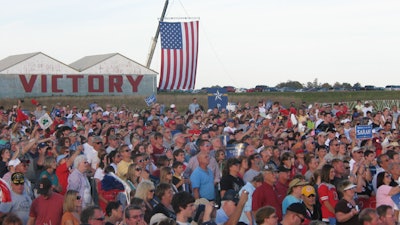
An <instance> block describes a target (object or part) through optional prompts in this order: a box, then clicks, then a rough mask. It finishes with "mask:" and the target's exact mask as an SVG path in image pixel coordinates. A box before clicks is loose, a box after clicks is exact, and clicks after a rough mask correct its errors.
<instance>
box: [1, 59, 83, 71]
mask: <svg viewBox="0 0 400 225" xmlns="http://www.w3.org/2000/svg"><path fill="white" fill-rule="evenodd" d="M1 73H2V74H76V73H78V71H76V70H74V69H72V68H70V67H68V66H65V65H63V64H62V63H59V62H57V61H56V60H53V59H51V58H49V57H47V56H45V55H43V54H38V55H36V56H34V57H32V58H29V59H27V60H25V61H22V62H20V63H18V64H16V65H14V66H12V67H10V68H8V69H5V70H4V71H2V72H1Z"/></svg>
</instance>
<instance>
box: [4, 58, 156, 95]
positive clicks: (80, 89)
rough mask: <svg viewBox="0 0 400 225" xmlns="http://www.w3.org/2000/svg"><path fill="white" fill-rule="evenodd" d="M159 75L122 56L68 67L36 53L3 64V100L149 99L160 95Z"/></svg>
mask: <svg viewBox="0 0 400 225" xmlns="http://www.w3.org/2000/svg"><path fill="white" fill-rule="evenodd" d="M157 75H158V74H157V72H155V71H153V70H151V69H148V68H146V67H145V66H143V65H141V64H139V63H137V62H135V61H133V60H131V59H129V58H127V57H125V56H123V55H121V54H119V53H112V54H104V55H93V56H86V57H83V58H81V59H79V60H77V61H75V62H73V63H71V64H70V65H67V64H64V63H62V62H60V61H58V60H56V59H54V58H52V57H49V56H48V55H46V54H43V53H41V52H35V53H29V54H22V55H13V56H9V57H7V58H5V59H3V60H0V77H1V78H0V81H1V82H0V96H1V97H2V98H23V97H44V96H90V95H108V96H110V95H111V96H112V95H144V96H146V95H151V94H153V93H157Z"/></svg>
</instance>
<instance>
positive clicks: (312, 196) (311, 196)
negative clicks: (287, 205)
mask: <svg viewBox="0 0 400 225" xmlns="http://www.w3.org/2000/svg"><path fill="white" fill-rule="evenodd" d="M314 197H315V195H314V194H311V195H309V196H307V198H314Z"/></svg>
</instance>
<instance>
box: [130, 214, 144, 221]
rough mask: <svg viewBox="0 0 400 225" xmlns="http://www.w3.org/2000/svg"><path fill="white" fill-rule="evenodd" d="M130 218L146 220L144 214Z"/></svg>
mask: <svg viewBox="0 0 400 225" xmlns="http://www.w3.org/2000/svg"><path fill="white" fill-rule="evenodd" d="M129 218H130V219H135V220H137V219H141V218H144V214H139V215H134V216H131V217H129Z"/></svg>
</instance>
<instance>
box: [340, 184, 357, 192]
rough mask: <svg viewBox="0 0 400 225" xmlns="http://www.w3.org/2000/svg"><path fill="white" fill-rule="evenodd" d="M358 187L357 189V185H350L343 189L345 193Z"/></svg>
mask: <svg viewBox="0 0 400 225" xmlns="http://www.w3.org/2000/svg"><path fill="white" fill-rule="evenodd" d="M356 187H357V185H355V184H349V185H347V186H346V187H345V188H343V191H347V190H350V189H353V188H356Z"/></svg>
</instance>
